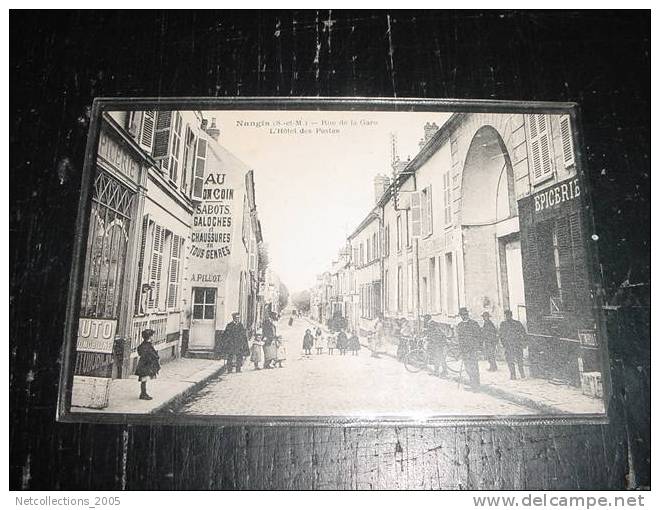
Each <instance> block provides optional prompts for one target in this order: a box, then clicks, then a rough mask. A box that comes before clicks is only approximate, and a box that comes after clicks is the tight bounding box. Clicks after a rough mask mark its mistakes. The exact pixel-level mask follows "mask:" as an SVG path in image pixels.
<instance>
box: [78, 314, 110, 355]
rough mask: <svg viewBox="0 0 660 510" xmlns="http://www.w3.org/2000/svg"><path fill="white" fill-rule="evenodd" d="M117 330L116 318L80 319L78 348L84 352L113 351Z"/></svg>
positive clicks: (107, 352) (108, 352)
mask: <svg viewBox="0 0 660 510" xmlns="http://www.w3.org/2000/svg"><path fill="white" fill-rule="evenodd" d="M116 332H117V321H116V320H115V319H83V318H81V319H80V320H79V321H78V344H77V345H76V350H78V351H84V352H102V353H106V354H110V353H112V347H113V345H114V342H115V333H116Z"/></svg>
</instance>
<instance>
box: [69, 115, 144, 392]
mask: <svg viewBox="0 0 660 510" xmlns="http://www.w3.org/2000/svg"><path fill="white" fill-rule="evenodd" d="M146 171H147V170H146V165H145V161H144V156H143V153H142V152H141V151H140V149H139V148H138V147H137V145H136V143H135V142H134V141H133V140H132V139H131V138H129V137H127V136H125V134H124V133H123V132H122V130H121V129H120V128H118V126H117V125H116V124H115V123H114V122H113V120H112V119H110V118H107V117H104V118H103V122H102V125H101V132H100V135H99V143H98V151H97V159H96V165H95V168H94V177H93V184H92V201H91V210H90V214H89V228H88V235H87V246H86V252H85V253H86V261H85V269H84V274H83V280H82V290H81V302H80V315H79V327H78V339H77V344H76V364H75V369H74V370H75V371H74V375H75V384H74V389H75V388H79V389H81V390H84V389H85V388H89V387H94V386H96V387H98V385H99V381H96V380H95V379H97V378H101V379H103V378H105V379H109V378H117V377H121V376H122V370H123V364H124V359H123V358H124V349H123V345H122V339H124V338H126V337H127V329H128V328H129V327H130V320H129V317H130V312H131V311H132V307H133V289H132V287H131V285H130V282H131V281H132V277H133V274H134V271H135V267H134V266H135V258H136V256H135V246H136V244H137V242H136V238H137V237H138V236H139V230H140V228H139V227H140V225H138V223H139V222H138V221H136V219H137V218H140V217H141V210H142V207H143V202H144V191H145V181H146ZM100 382H101V383H102V382H103V381H100ZM101 386H103V384H101ZM83 393H84V391H83ZM80 395H81V393H76V392H75V391H74V399H75V397H78V396H80ZM88 396H90V395H88ZM81 404H84V402H82V403H81Z"/></svg>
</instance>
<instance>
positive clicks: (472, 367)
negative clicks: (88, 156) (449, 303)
mask: <svg viewBox="0 0 660 510" xmlns="http://www.w3.org/2000/svg"><path fill="white" fill-rule="evenodd" d="M458 314H459V315H460V316H461V322H459V323H458V324H457V325H456V337H457V339H458V349H459V351H460V353H461V358H462V359H463V364H464V365H465V371H466V372H467V375H468V377H469V378H470V386H471V387H472V389H475V390H476V389H478V388H479V386H480V384H481V382H480V380H479V351H480V350H481V328H480V327H479V324H477V323H476V322H475V321H473V320H472V319H470V313H469V312H468V309H467V308H461V309H460V310H459V311H458Z"/></svg>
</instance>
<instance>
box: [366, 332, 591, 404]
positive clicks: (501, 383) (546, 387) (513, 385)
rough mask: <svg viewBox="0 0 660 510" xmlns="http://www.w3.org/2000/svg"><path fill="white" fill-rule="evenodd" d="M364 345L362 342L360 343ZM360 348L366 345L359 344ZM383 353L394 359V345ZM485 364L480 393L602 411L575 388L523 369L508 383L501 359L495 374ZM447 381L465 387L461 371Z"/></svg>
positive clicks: (387, 345) (463, 375) (519, 400)
mask: <svg viewBox="0 0 660 510" xmlns="http://www.w3.org/2000/svg"><path fill="white" fill-rule="evenodd" d="M363 342H364V341H363ZM362 345H363V346H364V347H367V348H368V345H367V344H365V343H363V344H362ZM385 349H386V350H385V351H384V352H383V354H385V355H386V356H389V357H392V358H395V359H396V350H397V348H396V346H395V345H393V344H391V343H389V342H386V344H385ZM488 366H489V364H488V361H485V360H482V361H480V362H479V378H480V380H481V387H480V390H479V391H480V392H482V393H486V394H488V395H491V396H493V397H497V398H501V399H504V400H508V401H510V402H514V403H516V404H520V405H523V406H525V407H530V408H532V409H536V410H537V411H539V412H541V413H547V414H590V413H602V412H603V411H604V406H603V401H602V400H601V399H597V398H592V397H589V396H587V395H583V394H582V391H580V389H579V388H575V387H573V386H569V385H567V384H561V383H553V382H551V381H549V380H547V379H535V378H532V377H529V368H528V367H526V370H527V376H528V377H526V378H525V379H516V380H514V381H512V380H511V379H510V378H509V367H508V365H507V364H506V361H504V360H498V362H497V368H498V370H497V372H489V371H488ZM448 377H449V378H451V379H454V380H455V381H456V382H459V383H463V384H467V381H468V377H467V374H466V373H465V372H463V373H462V374H461V375H459V374H453V373H451V372H450V373H449V376H448Z"/></svg>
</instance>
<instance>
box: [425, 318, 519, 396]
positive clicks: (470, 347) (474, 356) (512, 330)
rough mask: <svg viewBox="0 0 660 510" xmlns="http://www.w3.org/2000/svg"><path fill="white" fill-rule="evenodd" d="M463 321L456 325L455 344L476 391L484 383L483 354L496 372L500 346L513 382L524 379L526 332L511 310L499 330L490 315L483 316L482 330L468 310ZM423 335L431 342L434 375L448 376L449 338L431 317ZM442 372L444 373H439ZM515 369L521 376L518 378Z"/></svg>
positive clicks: (429, 344) (427, 319) (429, 347)
mask: <svg viewBox="0 0 660 510" xmlns="http://www.w3.org/2000/svg"><path fill="white" fill-rule="evenodd" d="M459 316H460V318H461V321H460V322H459V323H458V324H457V325H456V327H455V332H456V341H457V343H458V350H459V353H460V357H461V359H462V360H463V366H464V368H465V372H466V373H467V375H468V378H469V380H470V386H471V387H472V388H473V389H477V388H479V386H480V384H481V381H480V376H479V358H480V353H482V352H483V353H484V356H485V358H486V359H487V360H488V363H489V367H488V370H489V371H491V372H495V371H497V359H496V354H497V344H498V343H500V342H501V344H502V346H503V347H504V356H505V359H506V362H507V364H508V366H509V372H510V374H511V379H517V377H518V376H520V377H521V378H524V377H525V369H524V367H523V351H524V349H525V347H526V346H527V343H528V341H527V332H526V331H525V327H524V326H523V325H522V323H521V322H520V321H517V320H515V319H514V318H513V314H512V313H511V310H505V311H504V321H502V323H501V324H500V327H499V330H498V328H497V326H495V324H493V322H492V321H491V318H490V313H488V312H484V313H483V314H482V318H483V324H482V325H481V326H480V325H479V324H478V323H477V322H476V321H475V320H473V319H471V318H470V313H469V312H468V309H467V308H461V309H460V310H459ZM424 332H425V336H426V337H427V338H428V349H429V354H430V357H431V360H432V362H433V365H434V372H433V373H434V374H435V375H442V376H445V375H447V363H446V356H447V334H446V332H445V331H443V329H442V328H441V327H440V326H439V325H437V324H435V323H434V322H433V321H432V320H431V316H430V315H426V316H425V317H424ZM440 368H442V373H439V372H440ZM516 368H517V371H518V374H516Z"/></svg>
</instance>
